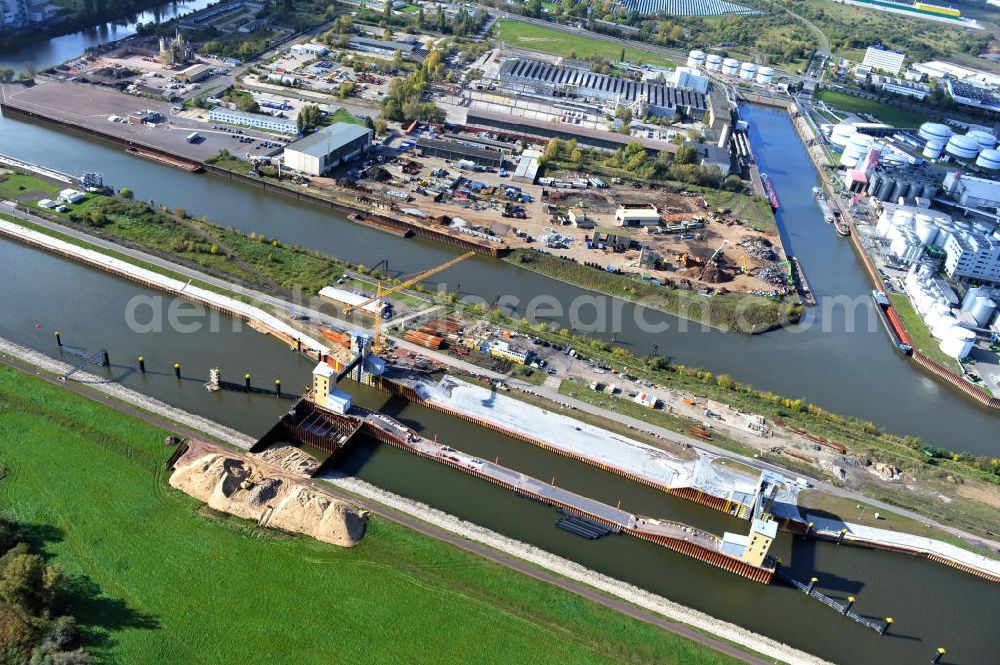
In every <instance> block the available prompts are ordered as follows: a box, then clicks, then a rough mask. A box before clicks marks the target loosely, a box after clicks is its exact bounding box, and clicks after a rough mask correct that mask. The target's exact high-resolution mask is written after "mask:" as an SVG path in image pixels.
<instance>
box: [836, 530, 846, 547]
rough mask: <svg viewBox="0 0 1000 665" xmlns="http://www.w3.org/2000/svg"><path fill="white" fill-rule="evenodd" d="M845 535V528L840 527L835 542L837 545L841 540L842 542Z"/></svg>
mask: <svg viewBox="0 0 1000 665" xmlns="http://www.w3.org/2000/svg"><path fill="white" fill-rule="evenodd" d="M846 535H847V529H841V530H840V535H839V536H837V544H838V545H839V544H841V543H842V542H844V536H846Z"/></svg>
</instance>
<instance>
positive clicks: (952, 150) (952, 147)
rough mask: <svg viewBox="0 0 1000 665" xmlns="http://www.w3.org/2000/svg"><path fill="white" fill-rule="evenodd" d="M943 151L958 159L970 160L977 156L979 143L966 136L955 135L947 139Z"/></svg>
mask: <svg viewBox="0 0 1000 665" xmlns="http://www.w3.org/2000/svg"><path fill="white" fill-rule="evenodd" d="M945 150H947V151H948V154H949V155H954V156H955V157H958V158H959V159H972V158H973V157H975V156H976V155H978V154H979V141H977V140H976V139H975V137H973V136H969V135H968V134H956V135H954V136H952V137H951V138H950V139H948V145H947V146H946V147H945Z"/></svg>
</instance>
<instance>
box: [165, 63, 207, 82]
mask: <svg viewBox="0 0 1000 665" xmlns="http://www.w3.org/2000/svg"><path fill="white" fill-rule="evenodd" d="M211 75H212V66H211V65H203V64H195V65H191V66H190V67H187V68H185V69H182V70H181V71H179V72H177V73H176V74H174V78H176V79H177V80H178V81H183V82H184V83H197V82H198V81H203V80H205V79H207V78H208V77H209V76H211Z"/></svg>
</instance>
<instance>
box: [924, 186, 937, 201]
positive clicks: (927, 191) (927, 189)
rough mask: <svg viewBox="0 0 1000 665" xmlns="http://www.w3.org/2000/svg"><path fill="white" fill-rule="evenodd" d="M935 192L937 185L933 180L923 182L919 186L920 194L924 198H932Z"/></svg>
mask: <svg viewBox="0 0 1000 665" xmlns="http://www.w3.org/2000/svg"><path fill="white" fill-rule="evenodd" d="M936 194H937V185H936V184H935V183H933V182H925V183H924V186H923V187H921V188H920V196H921V198H925V199H933V198H934V196H935V195H936Z"/></svg>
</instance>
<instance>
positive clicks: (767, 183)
mask: <svg viewBox="0 0 1000 665" xmlns="http://www.w3.org/2000/svg"><path fill="white" fill-rule="evenodd" d="M760 184H761V185H763V186H764V193H765V194H767V200H768V201H769V202H770V204H771V207H772V208H774V209H775V210H777V209H778V195H777V194H775V193H774V187H773V186H772V185H771V179H770V178H769V177H767V174H766V173H761V174H760Z"/></svg>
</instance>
